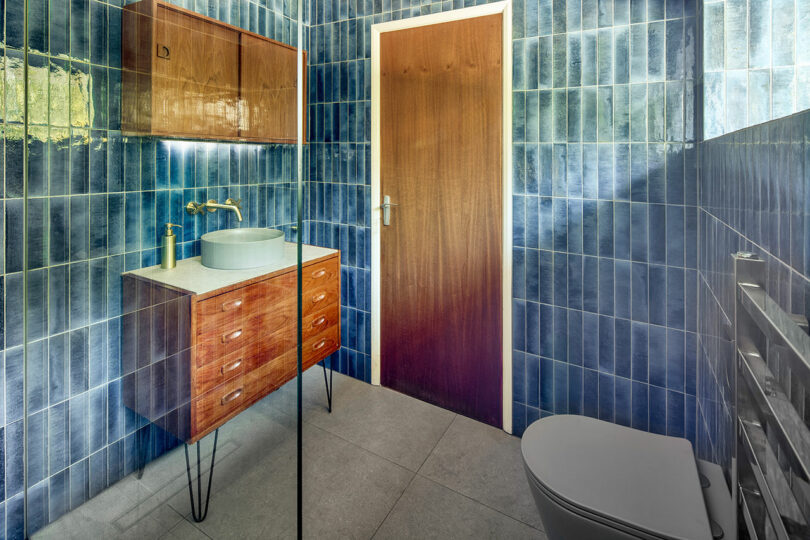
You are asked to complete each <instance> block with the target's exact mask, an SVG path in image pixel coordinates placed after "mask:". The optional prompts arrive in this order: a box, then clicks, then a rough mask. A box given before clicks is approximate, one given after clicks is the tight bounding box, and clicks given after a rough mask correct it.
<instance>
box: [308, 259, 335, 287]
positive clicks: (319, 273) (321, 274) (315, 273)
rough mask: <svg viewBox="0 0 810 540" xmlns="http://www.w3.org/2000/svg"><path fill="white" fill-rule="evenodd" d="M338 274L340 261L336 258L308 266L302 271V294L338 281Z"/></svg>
mask: <svg viewBox="0 0 810 540" xmlns="http://www.w3.org/2000/svg"><path fill="white" fill-rule="evenodd" d="M339 274H340V259H339V258H338V257H334V258H331V259H329V260H326V261H321V262H318V263H315V264H310V265H309V266H305V267H304V268H303V269H302V272H301V275H302V281H303V282H304V283H303V287H302V288H303V290H304V292H307V291H310V290H313V289H317V288H319V287H321V286H323V285H325V284H327V283H333V282H337V281H338V279H339V278H338V276H339Z"/></svg>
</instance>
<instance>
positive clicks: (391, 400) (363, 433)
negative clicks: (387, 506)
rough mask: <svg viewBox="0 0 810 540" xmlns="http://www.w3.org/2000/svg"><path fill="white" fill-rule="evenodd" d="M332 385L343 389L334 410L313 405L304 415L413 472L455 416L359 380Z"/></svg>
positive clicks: (335, 402)
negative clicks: (330, 411)
mask: <svg viewBox="0 0 810 540" xmlns="http://www.w3.org/2000/svg"><path fill="white" fill-rule="evenodd" d="M338 377H340V379H343V378H344V377H343V376H342V375H335V381H338V380H339V379H338ZM341 382H343V381H341ZM335 388H336V390H337V389H340V390H342V391H341V392H340V393H337V391H336V394H335V401H334V407H333V408H332V413H331V414H330V413H329V412H328V411H327V410H326V409H324V408H322V407H311V408H309V409H308V414H307V416H305V419H306V420H307V421H308V422H310V423H311V424H313V425H315V426H318V427H320V428H321V429H324V430H326V431H329V432H330V433H333V434H335V435H337V436H339V437H341V438H343V439H346V440H347V441H349V442H352V443H354V444H356V445H358V446H360V447H361V448H365V449H366V450H369V451H371V452H374V453H375V454H377V455H379V456H382V457H384V458H386V459H389V460H391V461H393V462H394V463H397V464H399V465H402V466H403V467H405V468H407V469H410V470H412V471H417V470H418V469H419V467H420V466H421V465H422V463H424V461H425V459H427V457H428V455H429V454H430V452H431V451H432V450H433V448H434V447H435V446H436V443H437V442H438V441H439V439H440V438H441V436H442V435H443V434H444V432H445V431H446V430H447V427H448V426H449V425H450V422H452V421H453V418H454V417H455V414H454V413H452V412H450V411H447V410H445V409H441V408H439V407H436V406H434V405H431V404H429V403H425V402H424V401H419V400H417V399H413V398H411V397H408V396H406V395H403V394H400V393H398V392H394V391H393V390H389V389H388V388H382V387H380V386H372V385H370V384H366V383H363V382H360V381H354V380H352V381H351V383H346V384H341V385H340V386H338V385H337V384H336V385H335ZM343 390H350V391H343Z"/></svg>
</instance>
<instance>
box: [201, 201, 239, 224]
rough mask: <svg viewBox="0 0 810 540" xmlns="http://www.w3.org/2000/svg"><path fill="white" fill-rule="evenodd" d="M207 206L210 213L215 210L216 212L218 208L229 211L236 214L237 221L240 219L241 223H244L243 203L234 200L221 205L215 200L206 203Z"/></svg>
mask: <svg viewBox="0 0 810 540" xmlns="http://www.w3.org/2000/svg"><path fill="white" fill-rule="evenodd" d="M205 206H207V207H208V208H209V210H208V211H209V212H213V211H214V210H216V209H218V208H219V209H222V210H229V211H231V212H233V213H235V214H236V219H238V220H239V221H242V205H241V201H235V200H233V199H228V200H226V201H225V204H219V203H218V202H217V201H215V200H214V199H211V200H210V201H208V202H207V203H205ZM211 209H213V210H211Z"/></svg>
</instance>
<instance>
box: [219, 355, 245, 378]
mask: <svg viewBox="0 0 810 540" xmlns="http://www.w3.org/2000/svg"><path fill="white" fill-rule="evenodd" d="M241 365H242V359H241V358H240V359H239V360H237V361H236V362H234V363H233V364H231V365H230V366H222V367H221V368H220V371H221V372H222V374H223V375H225V374H226V373H229V372H231V371H233V370H235V369H237V368H238V367H239V366H241ZM226 368H227V369H226Z"/></svg>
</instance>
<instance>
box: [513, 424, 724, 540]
mask: <svg viewBox="0 0 810 540" xmlns="http://www.w3.org/2000/svg"><path fill="white" fill-rule="evenodd" d="M521 448H522V451H523V459H524V461H525V463H526V466H527V468H528V469H529V471H530V472H531V474H532V475H533V476H534V477H535V479H536V480H537V481H538V482H539V483H540V484H541V486H543V487H544V488H545V489H546V490H548V491H549V492H551V493H552V494H554V495H556V496H557V497H559V498H560V499H562V500H563V501H565V502H568V503H570V504H571V505H572V506H574V507H575V508H578V509H580V510H581V511H584V512H588V513H591V514H594V515H598V516H601V517H603V518H606V519H607V520H609V521H613V522H618V523H620V524H623V525H625V526H628V527H631V528H633V529H637V530H640V531H643V532H646V533H648V534H651V535H654V536H658V537H662V538H690V539H691V538H711V537H712V535H711V529H710V526H709V518H708V516H707V514H706V507H705V505H704V502H703V493H702V491H701V488H700V480H699V478H698V474H697V466H696V464H695V457H694V454H693V453H692V445H691V444H690V443H689V441H687V440H686V439H679V438H675V437H667V436H664V435H655V434H653V433H646V432H643V431H639V430H636V429H631V428H627V427H624V426H619V425H616V424H611V423H608V422H604V421H602V420H596V419H593V418H588V417H585V416H572V415H559V416H550V417H547V418H544V419H542V420H538V421H537V422H535V423H533V424H532V425H531V426H529V427H528V428H527V429H526V431H525V433H524V434H523V440H522V442H521Z"/></svg>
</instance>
